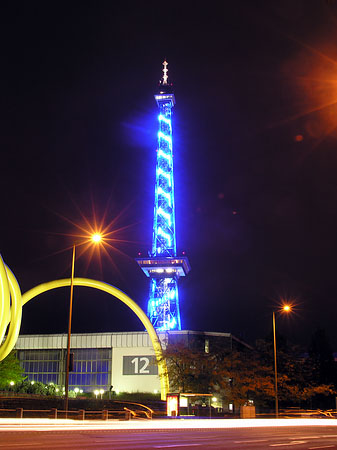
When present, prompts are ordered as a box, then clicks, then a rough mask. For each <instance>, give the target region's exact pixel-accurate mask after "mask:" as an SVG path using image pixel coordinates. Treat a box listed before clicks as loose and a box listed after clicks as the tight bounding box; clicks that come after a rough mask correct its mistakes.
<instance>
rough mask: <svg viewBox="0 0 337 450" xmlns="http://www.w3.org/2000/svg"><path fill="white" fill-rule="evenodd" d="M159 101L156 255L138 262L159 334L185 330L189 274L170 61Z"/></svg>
mask: <svg viewBox="0 0 337 450" xmlns="http://www.w3.org/2000/svg"><path fill="white" fill-rule="evenodd" d="M163 65H164V69H163V73H164V75H163V77H162V80H161V81H160V85H159V92H158V94H156V95H155V99H156V102H157V105H158V109H159V115H158V148H157V163H156V183H155V200H154V219H153V238H152V252H151V254H150V257H149V258H145V259H144V258H142V259H138V260H137V262H138V264H139V265H140V266H141V268H142V269H143V271H144V272H145V274H146V275H147V276H148V277H150V278H151V281H150V294H149V300H148V307H147V314H148V317H149V318H150V320H151V322H152V324H153V326H154V328H155V329H156V330H158V331H165V330H181V319H180V310H179V294H178V283H177V282H178V278H179V276H185V275H187V273H188V271H189V263H188V260H187V258H186V257H179V258H177V249H176V231H175V212H174V176H173V150H172V120H171V118H172V108H173V106H174V104H175V98H174V94H173V92H172V85H171V84H169V83H168V76H167V72H168V69H167V62H166V61H164V63H163Z"/></svg>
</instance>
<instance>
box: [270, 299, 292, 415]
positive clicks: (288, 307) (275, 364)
mask: <svg viewBox="0 0 337 450" xmlns="http://www.w3.org/2000/svg"><path fill="white" fill-rule="evenodd" d="M281 311H283V312H286V313H288V312H290V311H291V306H290V305H284V306H283V307H282V310H281ZM273 338H274V375H275V378H274V382H275V416H276V418H278V392H277V354H276V325H275V311H273Z"/></svg>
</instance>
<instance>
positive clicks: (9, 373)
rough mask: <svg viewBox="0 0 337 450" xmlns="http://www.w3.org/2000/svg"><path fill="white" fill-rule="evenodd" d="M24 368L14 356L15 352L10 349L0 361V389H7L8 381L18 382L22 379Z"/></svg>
mask: <svg viewBox="0 0 337 450" xmlns="http://www.w3.org/2000/svg"><path fill="white" fill-rule="evenodd" d="M23 373H24V370H23V368H22V367H21V366H20V362H19V360H18V359H17V357H16V352H15V351H12V352H11V353H10V354H9V355H8V356H7V357H6V358H5V359H3V360H2V361H0V389H2V390H4V389H7V388H8V387H9V385H10V382H11V381H12V382H14V383H15V384H16V383H20V382H21V381H23V380H24V378H25V377H23Z"/></svg>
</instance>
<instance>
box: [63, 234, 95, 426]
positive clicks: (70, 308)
mask: <svg viewBox="0 0 337 450" xmlns="http://www.w3.org/2000/svg"><path fill="white" fill-rule="evenodd" d="M90 239H91V241H92V242H93V243H94V244H99V243H100V242H101V241H102V235H101V234H100V233H93V234H92V235H91V236H90ZM75 252H76V245H75V244H74V245H73V253H72V262H71V278H70V302H69V320H68V342H67V361H66V380H65V394H64V410H65V413H66V418H67V415H68V400H69V392H68V391H69V365H70V337H71V321H72V316H73V293H74V272H75Z"/></svg>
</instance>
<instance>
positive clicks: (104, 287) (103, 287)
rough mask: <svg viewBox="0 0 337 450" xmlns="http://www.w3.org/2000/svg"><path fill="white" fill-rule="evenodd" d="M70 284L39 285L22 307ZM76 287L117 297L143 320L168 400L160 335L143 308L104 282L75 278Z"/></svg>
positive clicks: (64, 282)
mask: <svg viewBox="0 0 337 450" xmlns="http://www.w3.org/2000/svg"><path fill="white" fill-rule="evenodd" d="M70 282H71V280H70V278H65V279H62V280H54V281H49V282H48V283H42V284H39V285H38V286H35V287H34V288H32V289H30V290H29V291H27V292H25V293H24V294H23V295H22V305H25V304H26V303H27V302H29V300H31V299H32V298H34V297H36V296H37V295H40V294H42V293H43V292H46V291H50V290H52V289H57V288H60V287H65V286H70ZM74 286H85V287H91V288H94V289H98V290H100V291H103V292H107V293H108V294H110V295H112V296H113V297H117V298H118V299H119V300H121V301H122V302H123V303H125V305H127V306H128V307H129V308H130V309H131V310H132V311H133V312H134V313H135V314H136V316H137V317H138V318H139V319H140V320H141V322H142V323H143V325H144V327H145V328H146V331H147V332H148V333H149V336H150V339H151V342H152V345H153V349H154V352H155V355H156V358H157V363H158V372H159V378H160V384H161V398H162V400H166V394H167V393H168V391H169V380H168V373H167V367H166V362H165V360H164V358H163V352H162V348H161V344H160V341H159V338H158V335H157V333H156V331H155V329H154V328H153V326H152V324H151V322H150V320H149V318H148V317H147V315H146V314H145V312H144V311H143V310H142V308H140V306H138V305H137V303H135V302H134V301H133V300H132V299H131V298H130V297H129V296H128V295H126V294H125V293H124V292H123V291H121V290H119V289H117V288H116V287H114V286H111V285H110V284H107V283H104V282H103V281H96V280H91V279H89V278H74Z"/></svg>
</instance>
